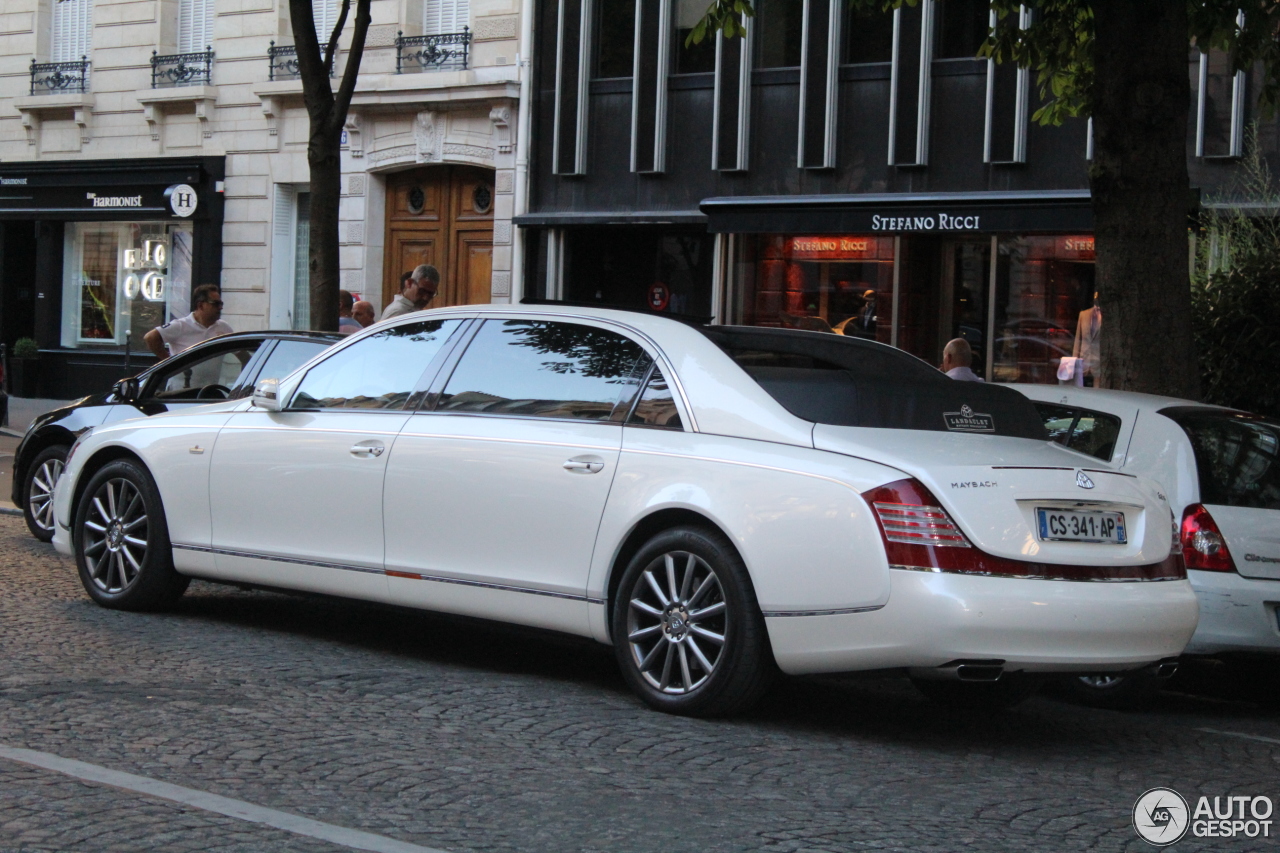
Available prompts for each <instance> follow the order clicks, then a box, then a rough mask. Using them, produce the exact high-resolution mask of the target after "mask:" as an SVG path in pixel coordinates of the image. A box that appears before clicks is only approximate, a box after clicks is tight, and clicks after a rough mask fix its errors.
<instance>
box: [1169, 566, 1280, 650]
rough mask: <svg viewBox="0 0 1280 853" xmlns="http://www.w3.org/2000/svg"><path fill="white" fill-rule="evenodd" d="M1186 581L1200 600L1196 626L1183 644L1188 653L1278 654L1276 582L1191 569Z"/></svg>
mask: <svg viewBox="0 0 1280 853" xmlns="http://www.w3.org/2000/svg"><path fill="white" fill-rule="evenodd" d="M1187 579H1188V580H1190V581H1191V587H1192V588H1193V589H1194V590H1195V591H1196V597H1197V598H1198V599H1199V601H1200V625H1199V627H1197V628H1196V633H1195V636H1193V637H1192V638H1191V642H1190V643H1189V644H1188V645H1187V653H1188V654H1201V655H1208V654H1217V653H1219V652H1275V653H1277V654H1280V621H1277V619H1278V618H1280V617H1277V609H1280V581H1278V580H1266V579H1259V578H1246V577H1242V576H1240V575H1238V574H1236V573H1235V572H1201V571H1196V570H1194V569H1192V570H1189V571H1188V572H1187Z"/></svg>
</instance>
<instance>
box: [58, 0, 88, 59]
mask: <svg viewBox="0 0 1280 853" xmlns="http://www.w3.org/2000/svg"><path fill="white" fill-rule="evenodd" d="M52 29H53V33H52V35H53V49H52V56H51V57H50V58H51V59H52V61H54V62H75V61H76V60H78V59H80V57H82V56H88V55H89V47H90V45H91V44H92V36H93V0H54V3H53V27H52Z"/></svg>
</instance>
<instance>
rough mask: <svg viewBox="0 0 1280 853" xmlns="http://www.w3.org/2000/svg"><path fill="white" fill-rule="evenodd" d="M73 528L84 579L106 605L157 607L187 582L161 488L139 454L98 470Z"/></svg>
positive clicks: (81, 501)
mask: <svg viewBox="0 0 1280 853" xmlns="http://www.w3.org/2000/svg"><path fill="white" fill-rule="evenodd" d="M72 534H73V538H72V541H73V543H74V545H75V554H76V564H77V566H78V567H79V569H80V582H81V584H82V585H83V586H84V588H85V591H86V592H88V593H89V597H90V598H92V599H93V600H94V601H96V602H98V603H99V604H101V605H103V606H105V607H113V608H118V609H120V610H156V609H159V608H163V607H166V606H168V605H170V604H172V603H173V602H174V601H176V600H177V599H178V597H179V596H181V595H182V593H183V592H184V591H185V590H186V588H187V583H188V579H187V578H185V577H183V576H182V575H179V574H178V573H177V572H176V571H174V568H173V552H172V549H171V547H170V545H169V528H168V525H167V524H166V522H165V517H164V508H163V506H162V505H161V503H160V493H159V491H158V490H157V489H156V485H155V482H154V481H153V480H152V479H151V475H150V474H148V473H147V471H146V469H145V468H143V467H142V466H141V465H139V464H138V463H137V462H135V461H133V460H128V459H120V460H117V461H115V462H109V463H107V464H106V465H104V466H103V467H102V468H101V469H99V470H98V472H97V473H96V474H94V475H93V477H92V478H91V479H90V480H89V484H88V485H87V486H85V487H84V489H83V491H80V497H79V499H78V501H77V503H76V513H75V523H74V525H73V527H72Z"/></svg>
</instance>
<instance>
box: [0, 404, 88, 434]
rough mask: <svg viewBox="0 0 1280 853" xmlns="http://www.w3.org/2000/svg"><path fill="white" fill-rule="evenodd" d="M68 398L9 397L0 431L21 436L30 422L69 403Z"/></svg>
mask: <svg viewBox="0 0 1280 853" xmlns="http://www.w3.org/2000/svg"><path fill="white" fill-rule="evenodd" d="M70 402H72V401H70V400H45V399H41V398H37V397H10V398H9V417H8V419H7V420H6V421H5V423H4V424H0V431H3V432H5V433H7V434H9V435H12V436H15V437H16V438H21V437H22V434H23V433H25V432H26V431H27V427H29V426H31V422H32V421H34V420H35V419H36V418H38V417H40V416H41V415H43V414H44V413H45V412H48V411H50V410H52V409H57V408H60V407H62V406H65V405H67V403H70Z"/></svg>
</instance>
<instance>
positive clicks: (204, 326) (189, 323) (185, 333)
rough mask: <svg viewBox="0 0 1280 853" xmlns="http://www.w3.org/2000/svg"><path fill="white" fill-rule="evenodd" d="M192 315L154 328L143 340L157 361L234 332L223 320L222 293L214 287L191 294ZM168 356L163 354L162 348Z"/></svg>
mask: <svg viewBox="0 0 1280 853" xmlns="http://www.w3.org/2000/svg"><path fill="white" fill-rule="evenodd" d="M191 305H192V311H191V313H190V314H188V315H187V316H185V317H179V318H178V319H177V320H171V321H169V322H168V323H165V324H164V325H163V326H157V327H156V328H154V329H152V330H151V331H149V332H147V333H146V335H144V336H143V338H142V339H143V340H144V341H146V342H147V346H148V347H149V348H150V349H151V351H152V352H153V353H155V354H156V358H159V359H162V360H163V359H165V358H168V357H169V356H171V355H177V354H178V353H180V352H182V351H183V350H188V349H191V347H193V346H195V345H196V344H198V343H200V342H201V341H207V340H209V339H210V338H216V337H218V335H229V334H231V333H232V332H234V331H235V330H234V329H232V328H231V326H230V324H228V323H227V322H226V321H224V320H222V319H220V318H221V317H222V291H220V290H219V289H218V285H216V284H202V285H200V286H199V287H197V288H196V289H195V290H194V291H192V293H191ZM166 346H167V347H168V348H169V350H168V352H165V347H166Z"/></svg>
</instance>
